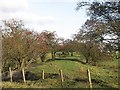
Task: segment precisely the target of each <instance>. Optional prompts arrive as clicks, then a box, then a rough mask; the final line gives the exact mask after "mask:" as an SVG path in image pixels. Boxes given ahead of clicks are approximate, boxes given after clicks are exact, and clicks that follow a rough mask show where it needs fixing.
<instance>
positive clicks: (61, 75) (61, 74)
mask: <svg viewBox="0 0 120 90" xmlns="http://www.w3.org/2000/svg"><path fill="white" fill-rule="evenodd" d="M59 72H60V77H61V86H62V88H63V81H64V79H63V73H62V70H59Z"/></svg>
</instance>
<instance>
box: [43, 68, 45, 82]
mask: <svg viewBox="0 0 120 90" xmlns="http://www.w3.org/2000/svg"><path fill="white" fill-rule="evenodd" d="M42 79H43V80H44V79H45V73H44V70H42Z"/></svg>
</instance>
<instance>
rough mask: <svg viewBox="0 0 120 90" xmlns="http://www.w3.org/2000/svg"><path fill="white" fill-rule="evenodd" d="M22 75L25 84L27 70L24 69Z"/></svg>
mask: <svg viewBox="0 0 120 90" xmlns="http://www.w3.org/2000/svg"><path fill="white" fill-rule="evenodd" d="M22 75H23V81H24V83H26V79H25V70H24V68H22Z"/></svg>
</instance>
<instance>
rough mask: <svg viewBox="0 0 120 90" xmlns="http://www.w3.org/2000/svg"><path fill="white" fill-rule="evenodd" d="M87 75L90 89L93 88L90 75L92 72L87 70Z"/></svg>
mask: <svg viewBox="0 0 120 90" xmlns="http://www.w3.org/2000/svg"><path fill="white" fill-rule="evenodd" d="M87 74H88V80H89V87H90V88H92V81H91V75H90V70H89V69H88V70H87Z"/></svg>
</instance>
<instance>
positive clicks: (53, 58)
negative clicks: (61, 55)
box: [51, 52, 55, 60]
mask: <svg viewBox="0 0 120 90" xmlns="http://www.w3.org/2000/svg"><path fill="white" fill-rule="evenodd" d="M51 56H52V60H55V53H54V52H51Z"/></svg>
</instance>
